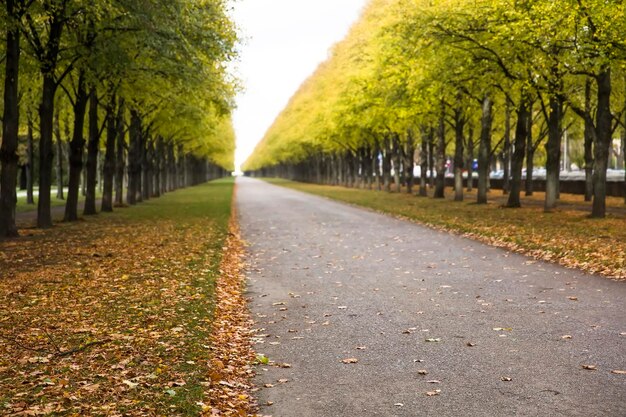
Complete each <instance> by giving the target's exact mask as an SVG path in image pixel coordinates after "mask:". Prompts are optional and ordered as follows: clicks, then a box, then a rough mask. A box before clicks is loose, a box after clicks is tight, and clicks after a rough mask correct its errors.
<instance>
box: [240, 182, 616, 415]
mask: <svg viewBox="0 0 626 417" xmlns="http://www.w3.org/2000/svg"><path fill="white" fill-rule="evenodd" d="M237 188H238V190H237V201H238V210H239V217H240V223H241V228H242V234H243V237H244V239H245V240H246V241H247V242H248V245H249V246H248V278H249V281H248V285H249V287H248V291H249V297H250V308H251V312H252V315H253V317H254V319H255V322H256V326H257V333H256V345H255V349H256V350H257V352H258V353H263V354H264V355H266V357H267V358H269V360H270V361H271V362H270V363H269V364H267V365H259V366H258V369H257V377H256V381H255V382H256V384H257V386H258V387H259V388H260V389H259V391H258V392H257V395H258V399H259V402H260V403H261V404H262V413H263V414H265V415H272V416H274V417H306V416H316V417H319V416H328V417H331V416H332V417H337V416H349V417H353V416H354V417H360V416H625V415H626V375H624V374H623V373H619V372H618V373H614V372H613V371H624V370H626V303H625V301H624V300H626V283H623V282H615V281H612V280H609V279H606V278H602V277H597V276H592V275H588V274H583V273H581V272H578V271H575V270H569V269H565V268H562V267H560V266H557V265H553V264H549V263H544V262H539V261H535V260H532V259H530V258H527V257H524V256H520V255H517V254H512V253H510V252H507V251H504V250H502V249H498V248H494V247H490V246H487V245H484V244H481V243H479V242H475V241H472V240H468V239H465V238H463V237H459V236H455V235H453V234H449V233H444V232H440V231H435V230H432V229H429V228H426V227H422V226H420V225H416V224H413V223H411V222H407V221H402V220H397V219H394V218H392V217H389V216H385V215H381V214H377V213H374V212H372V211H368V210H364V209H361V208H357V207H353V206H349V205H345V204H341V203H337V202H333V201H330V200H327V199H324V198H319V197H316V196H312V195H308V194H305V193H300V192H297V191H293V190H289V189H286V188H282V187H277V186H273V185H270V184H267V183H264V182H262V181H258V180H253V179H246V178H240V179H238V181H237ZM344 360H347V361H346V362H355V363H343V362H342V361H344ZM354 360H356V361H354ZM585 367H587V368H588V369H585ZM268 404H269V405H268Z"/></svg>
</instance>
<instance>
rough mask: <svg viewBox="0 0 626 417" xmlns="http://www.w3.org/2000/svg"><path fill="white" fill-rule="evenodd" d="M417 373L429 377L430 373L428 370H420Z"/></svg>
mask: <svg viewBox="0 0 626 417" xmlns="http://www.w3.org/2000/svg"><path fill="white" fill-rule="evenodd" d="M417 373H418V374H419V375H428V371H427V370H426V369H420V370H419V371H417Z"/></svg>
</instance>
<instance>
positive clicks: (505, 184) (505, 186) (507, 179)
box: [502, 100, 511, 195]
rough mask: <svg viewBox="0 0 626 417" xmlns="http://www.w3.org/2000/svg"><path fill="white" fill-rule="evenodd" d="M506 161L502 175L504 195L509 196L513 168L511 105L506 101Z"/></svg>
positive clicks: (504, 152)
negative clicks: (511, 169)
mask: <svg viewBox="0 0 626 417" xmlns="http://www.w3.org/2000/svg"><path fill="white" fill-rule="evenodd" d="M502 158H503V159H504V167H503V175H502V194H505V195H506V194H508V193H509V190H510V188H511V184H510V175H511V173H510V168H511V104H510V103H509V100H506V106H505V110H504V151H503V152H502Z"/></svg>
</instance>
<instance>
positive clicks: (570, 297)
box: [567, 295, 578, 301]
mask: <svg viewBox="0 0 626 417" xmlns="http://www.w3.org/2000/svg"><path fill="white" fill-rule="evenodd" d="M567 299H568V300H571V301H578V297H576V296H574V295H572V296H569V297H567Z"/></svg>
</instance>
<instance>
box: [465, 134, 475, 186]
mask: <svg viewBox="0 0 626 417" xmlns="http://www.w3.org/2000/svg"><path fill="white" fill-rule="evenodd" d="M468 136H469V137H468V138H467V191H470V192H471V191H472V190H473V189H474V175H473V174H474V127H473V126H471V125H470V127H469V132H468Z"/></svg>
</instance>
